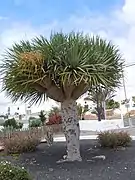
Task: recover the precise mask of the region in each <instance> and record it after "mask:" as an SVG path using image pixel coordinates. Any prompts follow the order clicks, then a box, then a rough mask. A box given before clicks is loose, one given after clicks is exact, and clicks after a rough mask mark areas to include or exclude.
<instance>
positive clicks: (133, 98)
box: [132, 96, 135, 107]
mask: <svg viewBox="0 0 135 180" xmlns="http://www.w3.org/2000/svg"><path fill="white" fill-rule="evenodd" d="M132 101H133V103H134V104H133V107H135V96H132Z"/></svg>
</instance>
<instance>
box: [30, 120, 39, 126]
mask: <svg viewBox="0 0 135 180" xmlns="http://www.w3.org/2000/svg"><path fill="white" fill-rule="evenodd" d="M29 126H30V127H31V128H35V127H40V126H41V121H40V120H39V119H35V120H33V121H30V125H29Z"/></svg>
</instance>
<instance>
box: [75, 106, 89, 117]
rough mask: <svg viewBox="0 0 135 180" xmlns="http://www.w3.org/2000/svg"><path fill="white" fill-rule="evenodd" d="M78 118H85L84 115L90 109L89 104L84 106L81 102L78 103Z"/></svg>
mask: <svg viewBox="0 0 135 180" xmlns="http://www.w3.org/2000/svg"><path fill="white" fill-rule="evenodd" d="M77 111H78V118H79V119H81V120H84V115H85V113H86V112H88V111H89V108H88V105H84V106H82V105H81V104H78V105H77Z"/></svg>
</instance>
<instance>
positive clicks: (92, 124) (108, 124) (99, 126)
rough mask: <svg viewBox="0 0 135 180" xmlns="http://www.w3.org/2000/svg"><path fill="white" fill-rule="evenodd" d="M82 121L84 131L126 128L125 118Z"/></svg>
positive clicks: (26, 126) (25, 126)
mask: <svg viewBox="0 0 135 180" xmlns="http://www.w3.org/2000/svg"><path fill="white" fill-rule="evenodd" d="M79 123H80V129H81V130H82V131H105V130H111V129H119V128H124V124H123V120H121V119H116V120H102V121H100V122H99V121H97V120H81V121H79ZM2 128H3V126H0V130H1V129H2ZM23 128H24V129H25V128H28V124H27V123H26V124H24V126H23Z"/></svg>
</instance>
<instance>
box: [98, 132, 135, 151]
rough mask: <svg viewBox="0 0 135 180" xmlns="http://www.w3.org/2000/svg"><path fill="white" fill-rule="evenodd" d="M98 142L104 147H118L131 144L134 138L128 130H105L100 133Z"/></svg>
mask: <svg viewBox="0 0 135 180" xmlns="http://www.w3.org/2000/svg"><path fill="white" fill-rule="evenodd" d="M97 139H98V142H99V144H100V145H101V146H102V147H108V148H117V147H119V146H120V147H126V146H129V145H130V143H131V141H132V138H131V137H130V135H129V134H128V133H127V132H123V131H120V132H114V131H105V132H101V133H99V134H98V137H97Z"/></svg>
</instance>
